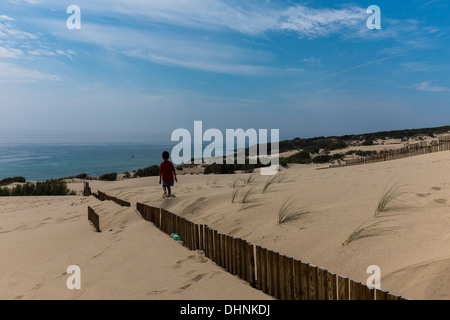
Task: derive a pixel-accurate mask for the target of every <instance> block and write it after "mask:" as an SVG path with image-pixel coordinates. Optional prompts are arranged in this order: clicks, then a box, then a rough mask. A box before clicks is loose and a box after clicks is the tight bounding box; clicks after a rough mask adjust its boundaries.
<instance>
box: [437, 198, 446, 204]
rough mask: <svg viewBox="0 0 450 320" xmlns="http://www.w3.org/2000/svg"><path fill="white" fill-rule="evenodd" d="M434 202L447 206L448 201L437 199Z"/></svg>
mask: <svg viewBox="0 0 450 320" xmlns="http://www.w3.org/2000/svg"><path fill="white" fill-rule="evenodd" d="M434 202H436V203H439V204H447V200H446V199H436V200H434Z"/></svg>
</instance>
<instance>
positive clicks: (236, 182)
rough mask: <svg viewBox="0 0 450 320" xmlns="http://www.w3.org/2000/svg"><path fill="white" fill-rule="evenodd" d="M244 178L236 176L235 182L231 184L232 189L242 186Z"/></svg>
mask: <svg viewBox="0 0 450 320" xmlns="http://www.w3.org/2000/svg"><path fill="white" fill-rule="evenodd" d="M241 183H242V179H239V178H236V179H234V180H233V183H232V184H231V189H236V188H239V187H241Z"/></svg>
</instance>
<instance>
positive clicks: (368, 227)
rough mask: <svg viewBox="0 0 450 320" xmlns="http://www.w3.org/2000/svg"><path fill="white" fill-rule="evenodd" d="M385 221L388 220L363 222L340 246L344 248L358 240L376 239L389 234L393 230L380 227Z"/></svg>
mask: <svg viewBox="0 0 450 320" xmlns="http://www.w3.org/2000/svg"><path fill="white" fill-rule="evenodd" d="M387 221H388V220H381V221H380V220H377V221H373V222H370V223H369V222H368V221H365V222H363V223H362V224H360V225H359V226H358V227H357V228H356V229H355V230H354V231H353V232H352V233H351V234H350V235H349V236H348V237H347V239H346V240H345V241H344V242H343V243H342V245H343V246H346V245H348V244H350V243H351V242H353V241H356V240H359V239H363V238H369V237H376V236H380V235H383V234H385V233H388V232H391V231H392V230H393V228H385V227H382V226H381V225H382V224H383V223H385V222H387Z"/></svg>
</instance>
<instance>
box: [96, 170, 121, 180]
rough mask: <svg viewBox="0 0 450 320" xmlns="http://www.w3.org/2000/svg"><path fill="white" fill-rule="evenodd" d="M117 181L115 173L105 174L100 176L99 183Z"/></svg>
mask: <svg viewBox="0 0 450 320" xmlns="http://www.w3.org/2000/svg"><path fill="white" fill-rule="evenodd" d="M116 180H117V173H115V172H113V173H107V174H104V175H102V176H100V181H116Z"/></svg>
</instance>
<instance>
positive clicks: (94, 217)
mask: <svg viewBox="0 0 450 320" xmlns="http://www.w3.org/2000/svg"><path fill="white" fill-rule="evenodd" d="M88 219H89V221H91V222H92V224H93V225H94V228H95V230H96V231H97V232H101V230H100V216H99V215H98V214H97V213H96V212H95V211H94V209H92V208H91V207H88Z"/></svg>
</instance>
